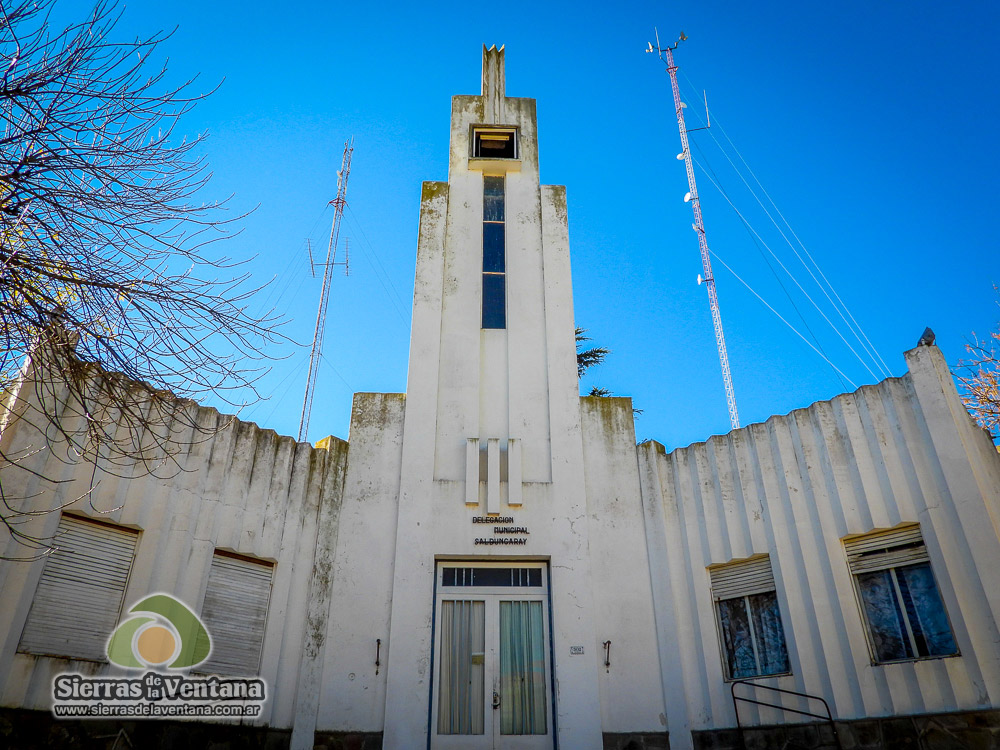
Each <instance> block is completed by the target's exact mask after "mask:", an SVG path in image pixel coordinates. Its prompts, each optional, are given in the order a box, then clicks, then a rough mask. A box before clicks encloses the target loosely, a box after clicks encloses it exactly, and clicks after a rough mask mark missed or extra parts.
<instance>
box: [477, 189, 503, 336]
mask: <svg viewBox="0 0 1000 750" xmlns="http://www.w3.org/2000/svg"><path fill="white" fill-rule="evenodd" d="M504 215H505V208H504V178H503V177H483V328H506V327H507V284H506V272H507V256H506V224H505V223H504Z"/></svg>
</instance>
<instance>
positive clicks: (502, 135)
mask: <svg viewBox="0 0 1000 750" xmlns="http://www.w3.org/2000/svg"><path fill="white" fill-rule="evenodd" d="M472 156H473V157H474V158H476V159H516V158H517V131H516V130H514V129H513V128H511V129H505V130H495V129H488V130H487V129H485V128H484V129H478V128H477V129H476V130H474V131H473V134H472Z"/></svg>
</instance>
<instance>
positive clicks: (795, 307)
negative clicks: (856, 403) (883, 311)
mask: <svg viewBox="0 0 1000 750" xmlns="http://www.w3.org/2000/svg"><path fill="white" fill-rule="evenodd" d="M694 147H695V148H696V149H697V150H698V153H699V154H701V156H702V159H704V160H705V166H707V167H708V171H709V172H710V173H711V174H712V177H714V178H715V179H716V180H718V181H719V183H720V187H721V180H719V176H718V175H717V174H716V173H715V170H714V169H712V165H711V164H709V163H708V157H707V156H706V155H705V153H704V152H703V151H702V150H701V146H699V145H698V144H697V143H695V144H694ZM699 166H701V165H699ZM702 169H704V167H703V168H702ZM722 192H723V195H724V196H725V197H726V198H727V199H728V198H729V195H728V193H726V192H725V190H724V189H723V190H722ZM740 219H741V220H742V219H743V217H742V216H741V217H740ZM743 229H744V230H745V231H746V233H747V236H748V237H749V238H750V240H751V242H753V244H754V247H755V248H757V252H758V254H759V255H760V257H761V260H763V261H764V263H765V264H767V268H768V270H769V271H770V272H771V275H772V276H774V280H775V281H776V282H777V283H778V286H780V287H781V291H783V292H784V293H785V297H787V298H788V303H789V304H790V305H791V306H792V309H793V310H795V314H796V315H798V316H799V320H801V321H802V325H803V326H805V329H806V330H807V331H808V332H809V335H810V336H811V337H812V340H813V342H814V343H815V344H816V346H817V347H818V348H819V350H820V352H822V353H823V354H824V355H826V350H825V349H823V345H822V344H820V342H819V338H818V337H817V336H816V332H815V331H813V329H812V327H811V326H810V325H809V323H808V321H806V319H805V316H804V315H803V314H802V311H801V310H799V306H798V305H796V304H795V300H794V299H793V298H792V295H791V292H789V291H788V287H786V286H785V282H783V281H782V280H781V277H780V276H778V272H777V271H775V270H774V266H773V265H772V264H771V261H770V260H768V258H767V256H766V255H764V250H763V249H762V248H761V246H760V242H758V241H757V238H756V237H755V236H754V234H753V231H751V228H750V226H749V224H747V222H746V221H743ZM833 372H834V374H835V375H836V376H837V380H839V381H840V384H841V385H842V386H843V387H844V390H847V383H846V382H845V381H844V379H843V378H842V377H841V376H840V373H839V372H838V371H837V368H833Z"/></svg>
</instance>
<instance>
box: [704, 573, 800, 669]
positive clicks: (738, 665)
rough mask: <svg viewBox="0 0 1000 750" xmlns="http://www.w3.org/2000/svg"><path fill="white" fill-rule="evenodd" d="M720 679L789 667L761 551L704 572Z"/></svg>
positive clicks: (770, 579)
mask: <svg viewBox="0 0 1000 750" xmlns="http://www.w3.org/2000/svg"><path fill="white" fill-rule="evenodd" d="M709 575H710V576H711V579H712V595H713V598H714V599H715V601H716V607H717V613H718V618H719V620H718V622H719V635H720V637H721V641H722V648H723V650H724V654H723V656H724V661H725V667H726V678H727V679H730V680H739V679H743V678H746V677H762V676H764V675H769V674H783V673H786V672H788V671H790V666H789V663H788V650H787V649H786V648H785V630H784V628H783V627H782V625H781V612H780V611H779V610H778V596H777V594H776V593H775V587H774V574H773V573H772V572H771V559H770V558H769V557H768V556H767V555H762V556H760V557H752V558H750V559H749V560H741V561H740V562H736V563H731V564H728V565H719V566H716V567H713V568H711V569H710V570H709Z"/></svg>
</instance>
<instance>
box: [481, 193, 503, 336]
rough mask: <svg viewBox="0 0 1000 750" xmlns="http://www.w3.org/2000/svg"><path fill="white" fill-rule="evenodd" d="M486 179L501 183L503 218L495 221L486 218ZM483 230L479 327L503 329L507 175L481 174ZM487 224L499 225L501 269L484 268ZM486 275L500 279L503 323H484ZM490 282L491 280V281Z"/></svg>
mask: <svg viewBox="0 0 1000 750" xmlns="http://www.w3.org/2000/svg"><path fill="white" fill-rule="evenodd" d="M487 180H500V185H501V198H502V204H501V205H502V212H501V213H502V216H503V219H502V220H500V221H497V220H495V219H489V220H487V218H486V198H487V195H486V181H487ZM482 224H483V231H482V247H481V250H482V252H481V253H480V268H481V275H482V282H481V284H480V305H479V307H480V310H479V328H480V330H483V331H504V330H506V329H507V177H506V175H483V222H482ZM488 225H494V226H499V227H501V231H500V237H501V240H502V242H501V244H502V248H501V252H500V264H499V265H500V266H501V267H502V269H503V270H502V271H495V270H494V271H487V270H486V227H487V226H488ZM487 277H489V278H491V279H497V278H499V279H500V284H501V286H502V287H503V300H502V309H500V310H499V317H501V318H502V319H503V325H490V326H488V325H486V322H487V321H486V312H487V306H486V286H487V284H486V279H487ZM491 283H492V282H491ZM491 314H492V315H494V316H497V311H496V310H492V311H491Z"/></svg>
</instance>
